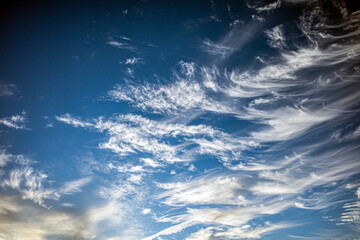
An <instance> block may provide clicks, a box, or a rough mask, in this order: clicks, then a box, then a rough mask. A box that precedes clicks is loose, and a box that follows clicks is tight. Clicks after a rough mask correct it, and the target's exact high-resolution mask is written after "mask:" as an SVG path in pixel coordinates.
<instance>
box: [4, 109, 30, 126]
mask: <svg viewBox="0 0 360 240" xmlns="http://www.w3.org/2000/svg"><path fill="white" fill-rule="evenodd" d="M25 115H26V113H25V112H22V113H21V114H16V115H14V116H11V117H5V118H1V119H0V124H3V125H5V126H7V127H9V128H14V129H28V128H27V127H26V126H25V123H26V122H27V119H26V117H25Z"/></svg>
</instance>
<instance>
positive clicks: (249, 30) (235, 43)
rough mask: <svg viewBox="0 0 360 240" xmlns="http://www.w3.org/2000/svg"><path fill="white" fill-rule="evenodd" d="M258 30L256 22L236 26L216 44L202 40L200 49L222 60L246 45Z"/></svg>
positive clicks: (258, 25)
mask: <svg viewBox="0 0 360 240" xmlns="http://www.w3.org/2000/svg"><path fill="white" fill-rule="evenodd" d="M259 28H260V24H259V23H257V22H250V23H248V24H246V25H243V26H241V25H238V24H237V25H234V27H233V28H232V29H231V30H230V31H229V32H228V33H227V34H226V35H225V36H224V37H223V38H222V39H220V40H219V41H217V42H213V41H211V40H209V39H205V40H203V42H202V46H201V47H202V48H203V50H204V51H205V52H206V53H208V54H210V55H215V56H220V57H221V59H222V60H224V59H226V58H228V57H229V56H230V55H231V54H233V53H234V52H236V51H238V50H240V49H241V48H242V47H243V46H244V45H245V44H247V43H248V42H249V41H250V40H251V39H252V38H253V37H254V36H255V35H256V34H257V33H258V30H259Z"/></svg>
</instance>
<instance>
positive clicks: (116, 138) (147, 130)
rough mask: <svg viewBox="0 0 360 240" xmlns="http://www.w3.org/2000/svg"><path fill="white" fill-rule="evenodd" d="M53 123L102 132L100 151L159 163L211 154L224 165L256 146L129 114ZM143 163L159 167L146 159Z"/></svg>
mask: <svg viewBox="0 0 360 240" xmlns="http://www.w3.org/2000/svg"><path fill="white" fill-rule="evenodd" d="M56 119H58V120H59V121H62V122H65V123H67V124H70V125H73V126H75V127H78V126H82V127H85V128H90V129H93V130H95V131H99V132H106V133H107V135H108V140H107V141H105V142H102V143H99V147H100V148H103V149H109V150H111V151H112V152H114V153H116V154H119V155H121V156H126V155H129V154H139V153H150V154H152V155H153V157H154V158H155V159H157V160H159V161H161V162H162V163H175V162H188V161H191V160H192V159H193V157H194V156H195V155H196V154H213V155H215V156H218V157H219V158H220V159H222V160H223V161H227V160H231V159H232V158H235V157H236V156H238V155H239V154H240V152H241V151H242V150H244V149H246V148H247V147H248V146H252V147H254V146H256V143H255V142H253V141H248V140H246V139H243V140H242V139H238V138H234V137H232V136H231V135H229V134H226V133H224V132H222V131H220V130H217V129H214V128H212V127H209V126H206V125H190V126H188V125H185V124H179V123H177V124H173V123H168V122H166V121H154V120H150V119H147V118H144V117H142V116H139V115H132V114H127V115H120V116H117V117H114V118H112V119H109V120H105V119H104V118H99V119H96V120H93V121H91V122H86V121H81V120H79V119H77V118H74V117H72V116H70V115H69V114H65V115H63V116H60V117H56ZM165 139H174V140H176V142H175V143H172V144H170V143H167V142H165V141H164V140H165ZM185 140H186V142H184V141H185ZM144 163H145V164H147V165H150V166H151V165H152V166H155V165H158V166H160V165H159V164H156V163H155V162H154V161H151V160H150V161H149V159H147V160H145V161H144ZM128 170H129V169H128Z"/></svg>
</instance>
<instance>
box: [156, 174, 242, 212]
mask: <svg viewBox="0 0 360 240" xmlns="http://www.w3.org/2000/svg"><path fill="white" fill-rule="evenodd" d="M158 186H159V187H160V188H163V189H165V191H164V192H162V193H161V194H159V195H158V196H157V198H158V199H163V203H165V204H167V205H171V206H177V205H194V204H196V205H198V204H201V205H208V204H225V205H243V204H247V201H246V199H245V198H244V197H243V196H242V195H241V189H242V186H241V184H240V181H239V179H237V178H235V177H223V176H217V177H212V178H209V179H207V178H200V179H197V180H193V181H190V182H184V183H181V182H178V183H170V184H158Z"/></svg>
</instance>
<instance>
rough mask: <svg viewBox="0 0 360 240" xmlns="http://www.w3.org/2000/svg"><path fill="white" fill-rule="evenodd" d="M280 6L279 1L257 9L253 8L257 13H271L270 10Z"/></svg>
mask: <svg viewBox="0 0 360 240" xmlns="http://www.w3.org/2000/svg"><path fill="white" fill-rule="evenodd" d="M280 6H281V0H278V1H276V2H273V3H270V4H268V5H265V6H263V7H257V8H255V10H256V11H257V12H264V11H271V10H274V9H277V8H279V7H280Z"/></svg>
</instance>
